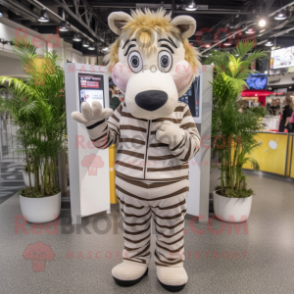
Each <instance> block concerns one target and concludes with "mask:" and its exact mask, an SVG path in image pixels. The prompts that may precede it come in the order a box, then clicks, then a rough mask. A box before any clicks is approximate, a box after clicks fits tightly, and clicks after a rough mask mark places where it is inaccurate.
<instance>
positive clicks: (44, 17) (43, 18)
mask: <svg viewBox="0 0 294 294" xmlns="http://www.w3.org/2000/svg"><path fill="white" fill-rule="evenodd" d="M38 21H39V22H49V16H48V13H47V10H46V9H42V10H41V15H40V17H39V18H38Z"/></svg>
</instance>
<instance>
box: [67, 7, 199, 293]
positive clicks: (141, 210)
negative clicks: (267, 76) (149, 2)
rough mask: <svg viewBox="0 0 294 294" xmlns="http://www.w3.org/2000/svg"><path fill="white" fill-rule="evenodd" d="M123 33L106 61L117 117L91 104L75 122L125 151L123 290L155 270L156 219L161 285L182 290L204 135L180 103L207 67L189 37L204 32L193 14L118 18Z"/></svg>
mask: <svg viewBox="0 0 294 294" xmlns="http://www.w3.org/2000/svg"><path fill="white" fill-rule="evenodd" d="M108 23H109V27H110V29H111V30H112V31H113V32H114V33H115V34H117V35H118V39H117V40H116V41H115V43H114V44H113V45H112V46H111V48H110V51H109V53H108V55H107V56H106V61H107V62H108V68H109V70H110V71H111V72H112V77H113V81H114V83H115V84H116V85H117V86H118V87H119V88H120V89H121V90H122V91H123V92H124V93H125V102H124V103H122V104H121V105H120V106H119V107H118V108H117V109H116V111H115V112H114V113H113V111H112V110H111V109H102V108H101V105H100V103H99V102H96V103H95V102H94V103H93V105H92V107H90V106H89V104H87V103H86V102H84V103H83V105H82V113H79V112H74V113H73V114H72V117H73V118H74V119H75V120H76V121H78V122H80V123H82V124H84V125H85V126H86V127H87V129H88V133H89V136H90V138H91V140H92V141H93V143H94V145H95V146H96V147H97V148H101V149H105V148H108V147H109V146H111V145H113V144H118V146H117V157H116V163H115V170H116V193H117V196H118V199H119V202H120V208H121V213H122V216H123V219H124V250H123V262H122V263H120V264H118V265H117V266H115V267H114V268H113V270H112V275H113V278H114V279H115V281H116V283H117V284H118V285H121V286H131V285H134V284H136V283H137V282H139V281H140V280H141V279H142V278H143V277H144V276H145V275H146V274H147V273H148V264H149V260H150V238H151V218H152V216H153V219H154V223H155V230H156V249H155V252H154V259H155V263H156V270H157V277H158V280H159V282H160V283H161V285H162V286H163V287H164V288H166V289H167V290H170V291H179V290H181V289H182V288H183V287H184V286H185V284H186V283H187V281H188V276H187V273H186V271H185V269H184V267H183V260H184V236H183V228H184V217H185V213H186V206H185V201H186V197H187V195H188V191H189V180H188V171H189V166H188V161H189V160H190V159H191V158H193V157H194V156H195V154H196V152H197V151H198V150H199V146H200V137H199V133H198V131H197V128H196V125H195V123H194V120H193V118H192V116H191V113H190V111H189V107H188V106H187V105H186V104H184V103H182V102H179V101H178V98H179V97H180V96H182V95H183V94H184V93H185V92H186V91H187V90H188V88H189V87H190V85H191V83H192V81H193V78H194V76H195V74H196V73H197V68H198V67H199V65H200V63H199V62H198V58H197V55H198V54H197V51H196V50H195V48H193V47H191V46H190V45H189V43H188V40H187V38H189V37H190V36H192V35H193V34H194V32H195V29H196V22H195V20H194V19H193V18H192V17H189V16H178V17H175V18H174V19H171V17H170V15H168V14H166V13H165V11H164V10H159V11H157V12H151V11H150V10H145V11H144V12H143V11H141V10H137V11H135V12H132V15H131V16H130V15H129V14H126V13H123V12H114V13H111V14H110V16H109V18H108Z"/></svg>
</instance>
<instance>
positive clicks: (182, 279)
mask: <svg viewBox="0 0 294 294" xmlns="http://www.w3.org/2000/svg"><path fill="white" fill-rule="evenodd" d="M156 273H157V278H158V280H159V282H160V284H161V286H162V287H163V288H165V289H166V290H168V291H171V292H177V291H180V290H182V289H183V288H184V287H185V285H186V283H187V282H188V275H187V273H186V270H185V269H184V268H183V267H167V266H157V267H156Z"/></svg>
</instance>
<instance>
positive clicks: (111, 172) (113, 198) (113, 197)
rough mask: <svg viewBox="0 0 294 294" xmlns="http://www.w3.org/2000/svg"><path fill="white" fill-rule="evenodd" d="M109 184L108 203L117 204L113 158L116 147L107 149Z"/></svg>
mask: <svg viewBox="0 0 294 294" xmlns="http://www.w3.org/2000/svg"><path fill="white" fill-rule="evenodd" d="M108 150H109V182H110V203H111V204H116V203H117V196H116V193H115V170H114V164H115V156H116V145H112V146H111V147H109V149H108Z"/></svg>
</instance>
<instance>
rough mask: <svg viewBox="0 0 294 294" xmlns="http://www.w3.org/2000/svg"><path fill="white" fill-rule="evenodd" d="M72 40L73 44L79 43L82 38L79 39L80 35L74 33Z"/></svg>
mask: <svg viewBox="0 0 294 294" xmlns="http://www.w3.org/2000/svg"><path fill="white" fill-rule="evenodd" d="M72 40H73V41H74V42H81V41H82V37H81V35H80V34H79V33H75V34H74V37H73V39H72Z"/></svg>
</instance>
